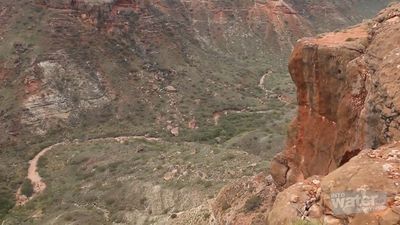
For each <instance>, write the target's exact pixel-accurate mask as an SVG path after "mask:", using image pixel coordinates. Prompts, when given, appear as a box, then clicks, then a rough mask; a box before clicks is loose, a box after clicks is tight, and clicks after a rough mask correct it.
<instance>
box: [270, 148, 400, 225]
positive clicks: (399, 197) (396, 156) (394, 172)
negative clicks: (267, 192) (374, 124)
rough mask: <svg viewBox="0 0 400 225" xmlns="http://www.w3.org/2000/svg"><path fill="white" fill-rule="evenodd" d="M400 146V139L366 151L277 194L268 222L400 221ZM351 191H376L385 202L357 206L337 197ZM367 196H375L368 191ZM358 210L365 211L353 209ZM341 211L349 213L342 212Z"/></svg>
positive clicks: (338, 224)
mask: <svg viewBox="0 0 400 225" xmlns="http://www.w3.org/2000/svg"><path fill="white" fill-rule="evenodd" d="M399 148H400V144H399V142H395V143H393V144H390V145H386V146H382V147H380V148H379V149H377V150H372V149H369V150H363V151H362V152H361V153H360V154H359V155H358V156H356V157H354V158H352V159H351V160H350V161H349V162H348V163H346V164H345V165H343V166H342V167H340V168H338V169H337V170H335V171H333V172H332V173H330V174H328V175H327V176H325V177H323V178H319V177H310V178H309V179H307V180H305V181H303V182H299V183H296V184H294V185H292V186H290V187H289V188H287V189H286V190H284V191H283V192H281V193H279V194H278V196H277V197H276V201H275V202H274V206H273V207H272V210H271V212H270V214H269V217H268V224H269V225H286V224H292V223H294V222H296V221H301V220H307V221H312V222H315V223H316V224H326V225H342V224H349V225H361V224H370V225H378V224H384V225H387V224H399V223H400V193H399V190H400V151H399ZM348 191H350V192H353V193H358V194H360V195H362V194H363V193H376V194H378V195H382V196H383V197H382V201H378V200H377V201H374V203H373V204H372V205H371V206H368V207H366V205H367V204H366V203H365V202H364V203H363V204H365V206H362V205H356V207H355V208H351V207H353V206H351V205H347V204H349V202H346V203H345V202H343V203H345V204H342V205H340V204H338V201H336V200H333V199H334V198H336V196H339V195H336V194H338V193H340V196H342V195H343V193H346V192H348ZM366 196H367V197H372V196H373V195H372V194H370V195H368V194H366ZM340 200H345V198H343V199H340ZM364 200H367V199H364ZM368 201H369V200H368ZM355 204H357V203H355ZM347 207H348V208H347ZM357 207H359V208H357ZM354 209H357V210H363V212H357V211H354V212H353V211H352V210H354ZM335 210H336V211H335ZM337 210H343V211H344V212H346V213H343V214H342V213H340V212H339V213H338V212H337ZM282 212H285V213H282Z"/></svg>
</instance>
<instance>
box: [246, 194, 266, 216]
mask: <svg viewBox="0 0 400 225" xmlns="http://www.w3.org/2000/svg"><path fill="white" fill-rule="evenodd" d="M261 203H262V198H261V197H260V196H258V195H254V196H252V197H251V198H249V199H247V201H246V203H245V204H244V209H245V211H246V212H249V211H253V210H255V209H257V208H258V207H260V205H261Z"/></svg>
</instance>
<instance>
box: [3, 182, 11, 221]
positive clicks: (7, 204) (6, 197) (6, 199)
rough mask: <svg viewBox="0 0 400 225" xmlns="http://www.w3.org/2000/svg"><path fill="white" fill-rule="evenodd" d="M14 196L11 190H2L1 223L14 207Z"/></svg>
mask: <svg viewBox="0 0 400 225" xmlns="http://www.w3.org/2000/svg"><path fill="white" fill-rule="evenodd" d="M13 199H14V198H13V194H12V192H11V191H10V190H1V189H0V221H1V219H2V218H3V217H4V216H5V215H6V214H7V213H8V211H9V210H10V209H11V208H12V207H13V206H14V201H13Z"/></svg>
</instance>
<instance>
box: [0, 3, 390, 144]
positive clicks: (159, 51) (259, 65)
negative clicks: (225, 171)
mask: <svg viewBox="0 0 400 225" xmlns="http://www.w3.org/2000/svg"><path fill="white" fill-rule="evenodd" d="M0 1H1V5H2V7H1V8H0V24H1V25H2V26H1V28H0V45H1V48H0V51H1V55H2V57H1V59H0V85H1V87H0V92H1V93H0V96H1V97H0V98H6V99H7V102H8V103H9V104H3V105H4V106H3V105H2V106H1V107H0V112H1V111H4V112H7V115H3V114H5V113H2V114H0V128H2V129H1V130H2V131H0V134H1V135H0V136H1V137H0V144H6V145H9V143H17V142H19V141H20V140H21V139H29V136H30V135H32V134H45V133H46V130H49V129H50V130H54V131H62V130H65V129H66V127H72V125H76V124H77V125H82V124H84V123H85V122H87V123H88V125H87V126H86V125H83V126H86V127H90V128H91V127H92V126H93V124H96V123H103V122H104V121H110V120H114V119H115V120H117V121H122V122H123V123H128V122H129V123H132V124H135V126H136V125H138V124H139V125H140V126H143V127H145V129H153V127H152V128H147V126H148V125H147V124H157V129H158V131H160V130H161V129H163V128H164V127H165V126H166V125H167V124H168V123H167V121H169V120H172V121H173V122H174V124H176V126H178V125H179V127H186V126H187V124H188V123H189V122H190V120H191V119H192V118H193V117H196V118H199V119H198V124H199V125H200V124H201V125H202V126H201V127H204V123H208V121H207V119H206V118H204V117H205V116H204V115H202V114H207V113H209V114H212V112H215V111H220V110H222V109H226V108H244V105H248V104H249V102H255V101H257V102H259V100H260V99H258V98H263V97H264V96H262V95H260V96H261V97H260V96H257V99H256V98H255V97H254V96H255V94H254V93H252V92H254V89H255V85H254V84H255V82H256V81H258V80H259V79H260V77H259V75H260V74H264V72H265V70H266V69H268V68H269V69H270V68H272V67H274V68H275V69H276V70H278V72H277V73H274V74H277V76H282V77H284V79H271V80H274V82H275V81H276V82H277V83H278V84H277V85H276V86H277V87H280V86H282V87H283V88H279V90H282V89H285V90H282V92H283V93H286V92H290V93H292V90H293V88H292V86H291V84H288V82H286V79H288V77H286V70H285V69H283V68H284V67H285V64H286V62H285V61H286V59H287V55H288V54H289V52H290V51H291V49H292V47H293V45H294V43H295V41H296V40H297V39H298V38H301V37H304V36H310V35H313V34H315V33H316V32H320V31H326V30H329V29H334V28H335V29H336V28H338V27H342V26H345V25H349V24H353V23H355V22H357V21H360V20H361V19H362V18H364V16H366V15H372V13H374V12H375V11H377V10H378V9H380V8H382V7H384V5H385V4H387V3H388V2H389V1H388V0H375V1H373V2H372V3H371V2H370V1H366V0H356V1H354V0H353V1H349V0H341V1H335V2H332V1H328V0H324V1H318V2H314V1H293V0H285V1H283V0H279V1H265V0H252V1H248V0H238V1H198V0H171V1H159V0H149V1H142V0H34V1H30V0H22V1H20V2H18V3H15V2H10V1H6V0H0ZM18 8H20V9H19V11H18V10H17V9H18ZM31 10H34V11H35V14H34V15H32V16H25V15H30V14H31V13H32V12H31ZM25 11H26V12H25ZM20 12H23V13H21V14H23V15H24V18H21V17H20V16H19V13H20ZM332 18H334V19H332ZM22 20H24V22H23V23H22V24H21V27H19V25H18V24H19V23H20V22H19V21H22ZM321 21H322V22H321ZM21 30H29V31H30V33H32V35H31V36H30V37H21V38H20V39H15V37H16V36H19V34H20V33H21V32H20V31H21ZM60 55H61V56H62V57H64V58H62V57H61V59H60V57H59V56H60ZM53 57H56V59H53ZM46 63H47V64H48V63H51V64H52V65H50V66H49V67H52V68H53V69H51V68H50V70H54V71H52V72H50V73H51V74H50V73H47V75H46V73H44V75H46V76H44V77H35V76H31V74H30V71H32V70H34V68H39V69H40V68H41V67H42V66H41V65H45V64H46ZM66 63H70V64H71V65H68V66H65V64H66ZM56 64H58V65H56ZM58 67H63V68H62V69H57V68H58ZM92 72H93V73H92ZM6 74H7V76H6ZM64 75H65V77H68V79H64V80H62V79H63V78H62V77H64ZM61 78H62V79H61ZM70 78H71V79H70ZM80 79H82V84H79V82H80V81H79V80H80ZM200 81H201V82H200ZM99 82H100V83H99ZM268 82H269V78H266V80H265V82H263V84H264V83H268ZM21 83H22V84H21ZM56 83H57V84H60V83H63V85H62V86H64V87H66V90H63V91H61V92H60V91H59V90H56V89H54V84H56ZM270 83H272V82H270ZM238 84H240V85H238ZM271 85H273V86H275V84H271ZM261 86H262V85H261ZM71 87H79V88H80V89H81V90H82V91H74V90H70V88H71ZM5 89H7V90H5ZM22 89H23V90H22ZM72 89H73V88H72ZM83 89H85V90H83ZM78 92H79V93H78ZM86 93H88V96H82V95H81V94H86ZM44 94H48V95H47V96H44ZM277 94H278V95H276V96H282V95H281V94H280V93H277ZM78 96H80V97H78ZM113 96H115V99H114V98H113ZM227 96H230V97H229V98H230V99H229V100H228V101H227ZM81 97H82V98H81ZM78 98H79V99H82V101H81V100H78ZM112 99H114V100H115V101H112ZM194 99H195V102H194V101H193V100H194ZM205 99H206V100H205ZM262 100H263V99H262ZM199 101H200V102H199ZM263 101H264V100H263ZM262 104H264V103H262ZM105 106H109V107H105ZM99 108H101V109H100V110H94V111H96V112H98V113H99V114H101V116H92V115H91V114H90V112H92V111H93V110H92V109H99ZM91 110H92V111H91ZM200 111H205V113H200ZM145 112H146V113H145ZM148 112H149V113H148ZM164 112H166V114H167V115H164ZM88 117H89V118H91V119H93V121H91V122H88V120H87V118H88ZM98 117H101V118H100V119H99V118H98ZM167 117H171V118H167ZM202 117H203V118H202ZM200 118H202V119H200ZM71 122H73V123H71ZM143 124H146V125H143ZM26 128H28V129H26ZM163 130H165V129H163ZM55 133H57V132H55ZM26 137H28V138H26ZM22 142H26V141H22Z"/></svg>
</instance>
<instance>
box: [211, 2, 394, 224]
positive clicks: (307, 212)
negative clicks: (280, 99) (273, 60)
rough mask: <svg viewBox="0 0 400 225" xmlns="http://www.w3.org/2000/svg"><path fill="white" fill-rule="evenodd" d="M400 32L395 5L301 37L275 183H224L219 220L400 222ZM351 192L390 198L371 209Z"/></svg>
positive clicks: (217, 206) (274, 169) (217, 207)
mask: <svg viewBox="0 0 400 225" xmlns="http://www.w3.org/2000/svg"><path fill="white" fill-rule="evenodd" d="M399 30H400V4H394V5H392V6H391V7H389V8H388V9H386V10H383V11H382V12H381V13H379V14H378V16H377V17H376V18H374V19H373V20H370V21H365V22H364V23H362V24H360V25H357V26H354V27H350V28H348V29H346V30H343V31H338V32H332V33H327V34H323V35H320V36H318V37H315V38H304V39H301V40H299V41H298V43H297V44H296V46H295V48H294V50H293V53H292V55H291V57H290V62H289V70H290V73H291V76H292V79H293V80H294V82H295V84H296V87H297V98H298V105H299V107H298V115H297V117H296V118H295V120H294V121H293V123H292V125H291V128H290V130H289V134H288V142H287V147H286V149H285V150H284V151H283V152H281V153H280V154H278V155H277V156H276V157H275V158H274V161H273V162H272V164H271V170H270V172H271V175H272V180H273V182H268V181H271V178H270V177H268V176H263V175H258V176H256V177H253V178H250V181H248V180H247V179H248V178H246V180H243V181H239V182H238V183H236V184H234V185H231V186H229V187H226V188H224V189H223V190H222V191H221V193H220V194H219V195H218V197H217V198H216V203H215V204H213V205H212V210H213V212H214V214H215V217H216V221H218V222H219V223H220V224H226V223H232V224H269V225H287V224H314V223H315V224H327V225H343V224H352V225H353V224H354V225H359V224H385V225H386V224H398V223H399V222H400V197H399V190H400V154H399V142H398V141H399V138H400V135H399V121H398V119H399V117H398V116H399V115H400V113H399V112H400V111H399V110H400V108H399V106H398V105H399V96H398V90H399V85H400V82H399V80H400V79H399V78H400V48H399V47H400V32H399ZM260 177H262V178H260ZM259 180H262V181H264V182H259ZM239 184H242V185H244V187H242V188H238V187H241V186H240V185H239ZM246 184H248V185H246ZM249 184H251V185H249ZM265 193H268V194H265ZM348 195H350V196H353V197H354V196H357V195H360V196H367V198H368V197H371V196H374V197H376V198H378V196H383V197H382V199H380V200H381V201H375V202H372V203H371V204H372V205H370V206H371V207H367V205H360V204H359V203H357V202H352V199H353V198H352V197H349V196H348ZM337 196H339V197H342V198H337ZM346 196H347V197H349V198H347V199H346ZM360 198H361V197H360ZM338 199H339V200H338ZM342 200H343V201H347V202H346V203H345V204H344V203H343V205H340V204H339V203H338V201H342ZM369 203H370V202H369ZM249 204H251V205H252V206H253V208H252V209H251V210H246V209H247V207H248V205H249ZM346 204H348V205H346ZM363 204H364V203H363ZM378 206H379V207H378ZM357 207H358V208H357ZM341 210H343V211H341ZM346 210H347V211H346ZM357 210H359V211H357ZM238 215H240V216H238Z"/></svg>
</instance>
